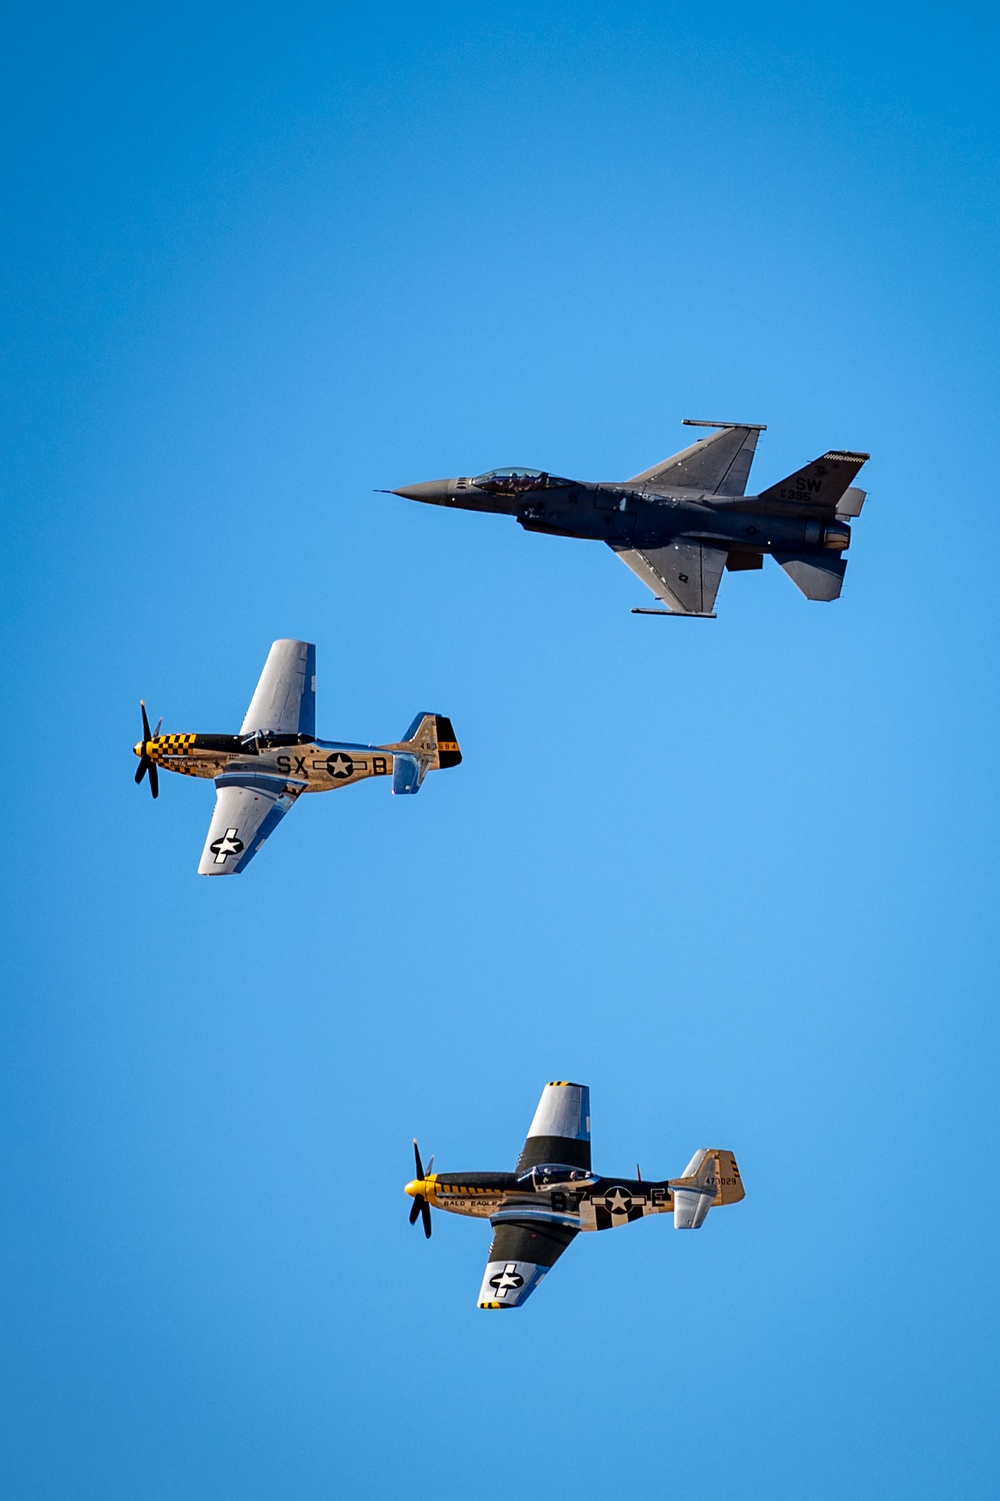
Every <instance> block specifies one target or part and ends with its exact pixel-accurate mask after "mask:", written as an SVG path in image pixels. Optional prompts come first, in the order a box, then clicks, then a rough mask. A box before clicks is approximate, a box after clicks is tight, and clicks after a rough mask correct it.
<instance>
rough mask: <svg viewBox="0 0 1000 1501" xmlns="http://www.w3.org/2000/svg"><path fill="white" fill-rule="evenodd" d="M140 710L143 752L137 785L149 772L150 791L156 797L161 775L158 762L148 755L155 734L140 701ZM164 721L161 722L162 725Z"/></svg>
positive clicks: (157, 728) (136, 780) (143, 705)
mask: <svg viewBox="0 0 1000 1501" xmlns="http://www.w3.org/2000/svg"><path fill="white" fill-rule="evenodd" d="M139 708H140V709H141V710H142V752H141V754H140V756H139V770H138V771H137V772H136V774H135V784H136V786H137V787H138V785H139V783H140V782H141V781H142V779H143V777H144V776H145V775H146V773H147V771H148V772H149V790H150V792H151V793H152V794H153V796H154V797H159V795H160V774H159V772H158V771H157V769H156V762H155V761H151V760H150V759H149V757H148V756H147V755H146V745H147V744H148V742H149V741H150V740H152V739H153V732H152V730H151V729H150V728H149V716H148V715H147V713H146V705H145V704H144V703H143V701H142V699H140V700H139ZM162 723H163V720H162V719H161V720H160V724H162ZM160 724H158V725H157V726H156V733H157V734H159V733H160Z"/></svg>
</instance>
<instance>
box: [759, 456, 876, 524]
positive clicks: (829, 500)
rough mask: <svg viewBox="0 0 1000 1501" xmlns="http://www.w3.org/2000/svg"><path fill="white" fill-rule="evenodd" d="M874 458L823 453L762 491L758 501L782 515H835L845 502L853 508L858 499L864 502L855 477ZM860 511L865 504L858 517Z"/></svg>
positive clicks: (859, 507)
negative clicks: (859, 497)
mask: <svg viewBox="0 0 1000 1501" xmlns="http://www.w3.org/2000/svg"><path fill="white" fill-rule="evenodd" d="M870 457H871V455H870V454H867V453H850V452H843V453H840V452H830V453H824V454H820V456H819V458H818V459H814V460H813V462H812V463H811V464H804V465H803V467H802V468H801V469H796V471H795V473H794V474H790V475H789V476H788V478H787V479H783V480H779V481H778V483H777V484H776V485H771V486H770V487H769V488H768V489H767V490H762V491H761V492H760V495H759V496H758V500H759V501H762V502H763V503H764V505H765V507H769V506H773V509H774V512H775V514H778V515H819V514H825V515H829V516H835V515H836V514H837V511H838V509H840V506H839V502H840V501H841V499H847V503H848V506H850V505H851V504H856V500H855V497H856V496H857V495H860V496H861V500H862V503H863V501H864V492H863V491H858V490H857V489H856V487H855V486H854V478H855V475H856V474H857V473H858V470H859V469H860V468H861V467H862V465H863V464H865V463H866V462H867V461H868V459H869V458H870ZM860 510H861V505H858V509H857V511H852V512H851V514H852V515H857V514H858V513H859V512H860Z"/></svg>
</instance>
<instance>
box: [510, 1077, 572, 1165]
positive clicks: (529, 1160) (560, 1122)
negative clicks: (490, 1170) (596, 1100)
mask: <svg viewBox="0 0 1000 1501" xmlns="http://www.w3.org/2000/svg"><path fill="white" fill-rule="evenodd" d="M543 1162H558V1163H561V1164H562V1165H563V1166H564V1167H580V1168H583V1169H585V1171H586V1172H588V1173H589V1172H590V1090H589V1089H588V1087H587V1085H586V1084H568V1083H564V1082H563V1081H562V1080H558V1079H557V1080H555V1081H554V1082H553V1083H551V1084H546V1086H545V1088H544V1089H543V1090H542V1098H541V1099H540V1100H539V1102H538V1109H537V1110H536V1111H535V1114H534V1116H533V1117H532V1121H531V1125H530V1126H529V1127H528V1136H527V1140H526V1141H525V1143H524V1146H523V1147H522V1148H521V1155H520V1157H519V1158H518V1159H517V1169H516V1171H517V1172H519V1173H526V1172H527V1171H528V1169H529V1168H532V1167H538V1165H539V1164H540V1163H543Z"/></svg>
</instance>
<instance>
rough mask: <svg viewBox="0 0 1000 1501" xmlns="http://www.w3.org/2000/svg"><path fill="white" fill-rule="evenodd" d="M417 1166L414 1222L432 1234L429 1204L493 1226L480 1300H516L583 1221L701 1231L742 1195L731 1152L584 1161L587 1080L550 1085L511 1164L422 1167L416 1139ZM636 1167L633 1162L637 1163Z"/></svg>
mask: <svg viewBox="0 0 1000 1501" xmlns="http://www.w3.org/2000/svg"><path fill="white" fill-rule="evenodd" d="M413 1155H414V1159H415V1162H416V1168H417V1175H416V1177H415V1178H414V1179H413V1181H412V1182H410V1183H407V1185H406V1192H407V1193H408V1194H409V1195H410V1197H411V1198H412V1200H413V1207H412V1208H411V1210H410V1224H411V1225H413V1224H416V1221H417V1219H418V1217H422V1218H423V1223H424V1234H425V1235H426V1236H427V1237H428V1238H430V1233H431V1207H432V1206H433V1207H434V1208H435V1209H447V1210H449V1211H450V1212H451V1213H452V1214H466V1215H472V1216H473V1217H474V1218H476V1219H488V1220H489V1221H490V1224H491V1225H492V1226H493V1244H492V1245H491V1247H490V1254H489V1259H488V1261H487V1263H486V1271H485V1273H484V1274H483V1285H482V1287H481V1288H480V1289H479V1307H480V1308H519V1307H520V1305H521V1304H522V1303H523V1302H525V1300H526V1299H527V1298H529V1297H530V1296H531V1294H532V1293H533V1292H534V1290H535V1288H536V1287H537V1286H538V1284H539V1283H540V1282H541V1281H542V1278H543V1277H544V1276H545V1275H546V1273H547V1272H548V1271H549V1269H550V1267H552V1266H554V1265H555V1263H556V1261H557V1260H558V1259H559V1257H560V1256H561V1255H562V1253H563V1252H564V1251H565V1249H566V1247H567V1246H568V1245H569V1243H570V1241H571V1240H573V1239H574V1238H575V1237H576V1235H577V1233H578V1232H579V1231H581V1230H613V1229H615V1228H617V1227H618V1226H619V1225H629V1224H631V1223H632V1222H633V1220H639V1219H642V1218H643V1217H644V1216H645V1215H647V1214H667V1213H671V1214H673V1217H674V1228H675V1229H677V1230H698V1229H700V1227H701V1226H702V1224H703V1223H704V1221H705V1216H706V1215H707V1214H708V1211H709V1209H710V1208H711V1207H712V1205H713V1204H735V1203H737V1202H738V1201H739V1200H740V1199H742V1198H743V1184H742V1182H741V1181H740V1170H739V1168H738V1167H737V1166H736V1158H735V1157H734V1156H733V1154H732V1152H729V1151H725V1150H723V1149H722V1148H720V1147H708V1148H702V1149H701V1150H700V1151H697V1152H695V1154H694V1156H693V1157H692V1158H691V1161H690V1162H689V1163H688V1165H687V1167H686V1168H685V1169H684V1171H683V1173H681V1175H680V1177H678V1178H672V1179H664V1180H663V1181H662V1182H648V1181H647V1180H646V1179H644V1178H640V1177H635V1178H602V1177H600V1176H599V1175H598V1174H597V1173H594V1172H592V1171H591V1167H590V1090H589V1089H588V1087H587V1085H586V1084H569V1083H566V1082H565V1081H562V1080H556V1081H555V1082H553V1083H552V1084H546V1086H545V1088H544V1089H543V1090H542V1098H541V1099H540V1100H539V1102H538V1109H537V1110H536V1111H535V1115H534V1119H533V1120H532V1122H531V1125H530V1126H529V1127H528V1138H527V1140H526V1141H525V1143H524V1147H523V1149H522V1151H521V1155H520V1157H519V1158H518V1163H517V1167H516V1168H515V1169H514V1171H513V1172H512V1173H432V1172H430V1169H431V1168H432V1167H433V1166H434V1159H433V1157H432V1158H431V1160H430V1162H429V1163H428V1164H427V1168H428V1171H426V1172H425V1171H424V1168H423V1165H422V1164H421V1161H420V1149H419V1147H418V1146H417V1144H416V1142H414V1143H413ZM636 1171H637V1172H638V1169H636Z"/></svg>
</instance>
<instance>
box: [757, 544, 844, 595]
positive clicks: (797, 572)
mask: <svg viewBox="0 0 1000 1501" xmlns="http://www.w3.org/2000/svg"><path fill="white" fill-rule="evenodd" d="M774 557H775V561H776V562H778V563H780V564H781V566H782V568H783V569H784V570H785V572H786V573H787V574H788V577H789V578H790V579H791V580H792V583H793V584H795V585H797V587H798V588H799V589H801V590H802V593H803V594H804V595H805V597H806V599H823V600H831V599H839V598H840V591H841V589H842V588H843V587H844V574H845V573H846V572H847V559H846V558H842V557H840V556H839V555H838V556H832V555H826V556H824V555H823V554H822V553H819V554H816V553H813V554H812V555H811V556H809V557H795V556H791V555H789V554H788V553H787V552H776V553H775V554H774Z"/></svg>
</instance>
